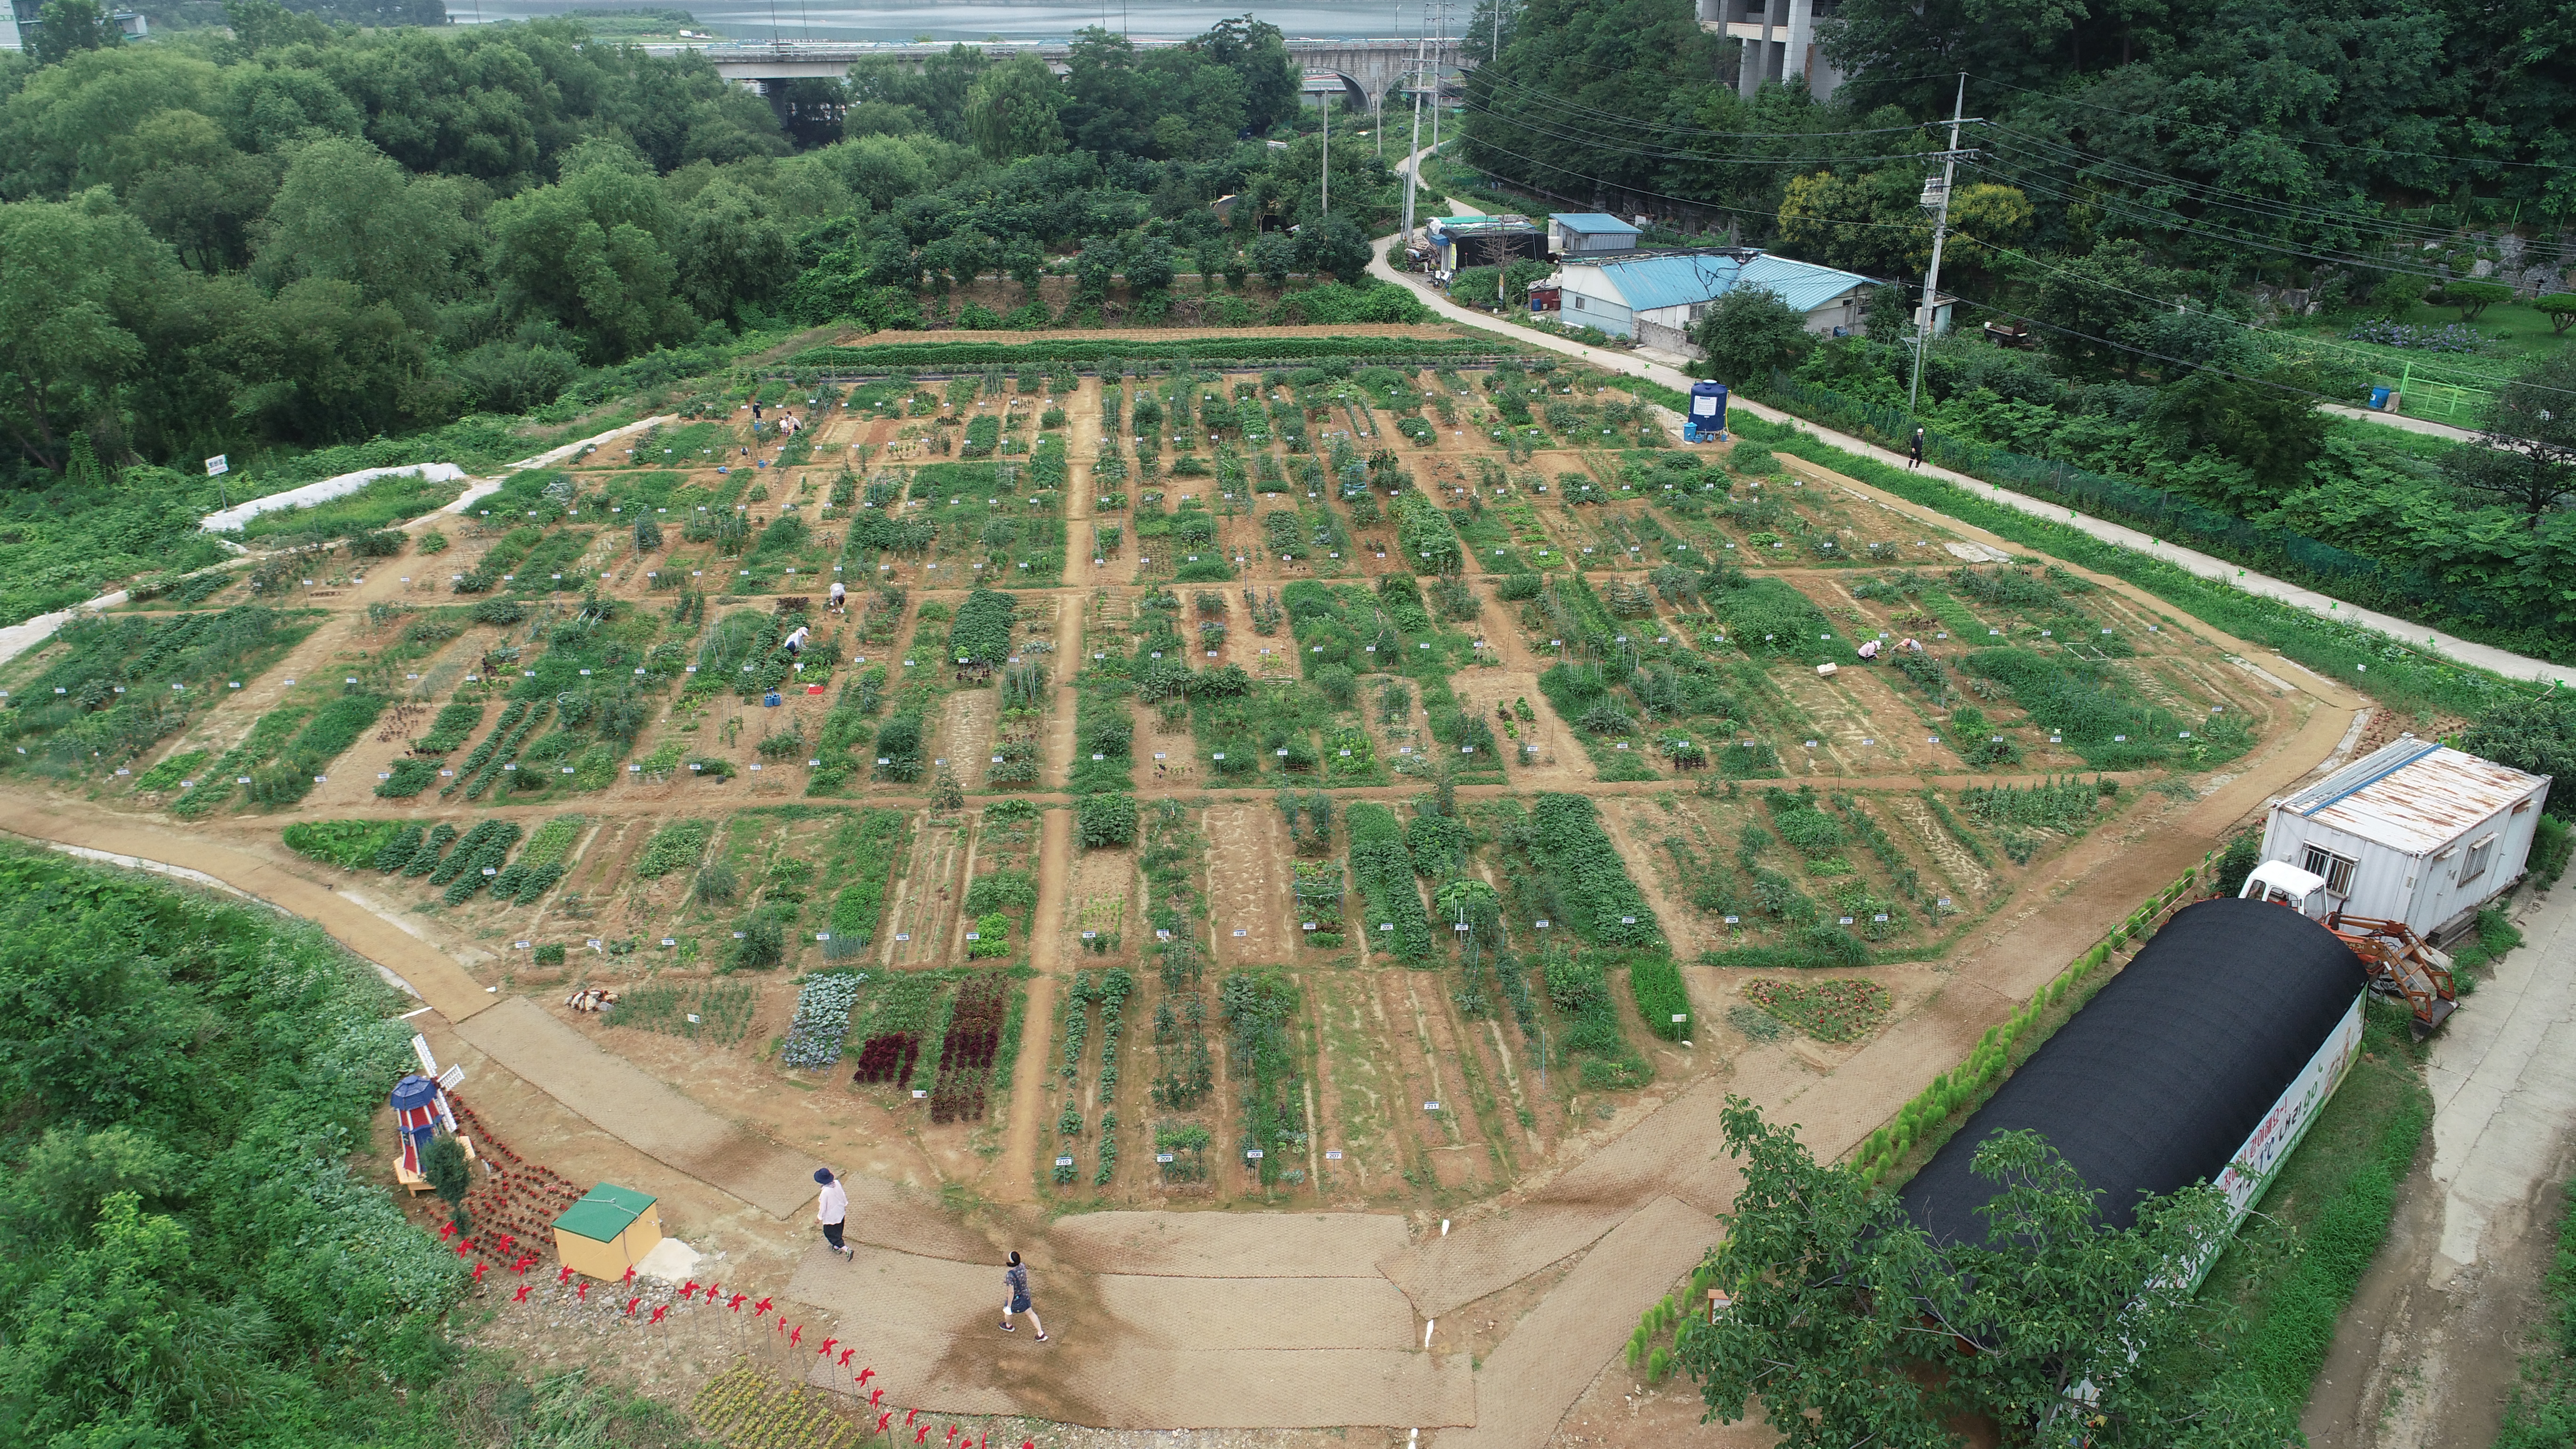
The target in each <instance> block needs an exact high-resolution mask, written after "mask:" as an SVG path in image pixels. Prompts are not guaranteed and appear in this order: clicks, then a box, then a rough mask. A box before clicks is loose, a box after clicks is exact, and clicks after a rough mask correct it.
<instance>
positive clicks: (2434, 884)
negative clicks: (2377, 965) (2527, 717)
mask: <svg viewBox="0 0 2576 1449" xmlns="http://www.w3.org/2000/svg"><path fill="white" fill-rule="evenodd" d="M2548 797H2549V777H2548V776H2546V775H2527V774H2524V773H2523V772H2522V771H2520V770H2516V769H2510V768H2508V767H2506V766H2503V765H2499V764H2496V763H2495V762H2494V761H2492V760H2482V759H2479V758H2478V757H2477V756H2475V755H2472V754H2467V753H2464V752H2463V751H2460V750H2455V749H2452V748H2450V747H2448V746H2446V745H2443V744H2441V743H2439V742H2438V741H2432V740H2419V739H2417V738H2415V737H2414V736H2412V735H2405V736H2401V737H2400V738H2399V739H2398V740H2397V741H2396V742H2395V743H2393V744H2390V745H2387V746H2384V747H2382V748H2380V749H2378V750H2374V751H2372V752H2371V753H2370V754H2369V755H2367V756H2365V757H2364V758H2362V759H2359V760H2355V761H2354V762H2352V763H2351V764H2349V765H2346V766H2344V767H2343V768H2342V769H2340V770H2337V771H2336V772H2335V773H2334V774H2332V775H2329V776H2327V777H2326V778H2325V779H2324V780H2322V781H2319V782H2318V783H2317V784H2315V785H2311V786H2309V787H2308V788H2307V789H2305V790H2302V791H2300V792H2299V793H2298V794H2296V795H2292V796H2290V797H2289V798H2287V799H2284V800H2279V801H2276V802H2274V803H2273V806H2272V815H2271V819H2270V821H2269V822H2268V823H2267V824H2266V825H2265V827H2264V830H2263V858H2264V859H2265V860H2267V861H2280V862H2282V863H2284V864H2287V865H2294V866H2297V867H2298V868H2299V869H2301V870H2304V871H2306V872H2308V873H2309V874H2311V875H2315V876H2321V877H2323V878H2324V880H2325V883H2326V895H2327V897H2328V899H2329V900H2330V901H2331V902H2332V903H2333V908H2334V909H2335V910H2338V911H2342V912H2345V913H2347V914H2350V915H2355V916H2371V917H2376V918H2378V919H2381V920H2391V921H2403V922H2405V923H2406V925H2407V926H2408V927H2409V928H2410V929H2412V930H2413V931H2414V932H2415V934H2416V935H2417V936H2420V937H2422V938H2424V939H2426V940H2434V939H2436V938H2437V937H2446V936H2448V935H2450V934H2452V933H2454V932H2457V931H2458V930H2459V929H2461V928H2462V927H2464V926H2466V925H2467V924H2468V923H2469V920H2470V918H2471V917H2473V916H2475V915H2476V914H2477V910H2478V908H2479V907H2480V906H2483V905H2485V904H2486V903H2487V902H2488V901H2490V900H2493V899H2494V898H2495V897H2497V896H2499V895H2502V894H2503V893H2504V891H2505V890H2506V888H2507V887H2509V886H2511V885H2512V884H2513V883H2514V882H2515V881H2516V880H2519V879H2520V878H2521V877H2522V870H2523V863H2524V861H2525V859H2526V858H2527V857H2528V856H2529V855H2530V854H2531V841H2532V836H2533V834H2534V833H2535V832H2536V831H2537V830H2538V829H2539V826H2540V807H2541V804H2542V802H2544V801H2545V800H2547V799H2548Z"/></svg>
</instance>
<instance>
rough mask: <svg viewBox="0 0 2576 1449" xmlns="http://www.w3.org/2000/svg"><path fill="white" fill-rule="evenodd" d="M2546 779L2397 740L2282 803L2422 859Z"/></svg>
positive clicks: (2461, 753)
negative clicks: (2419, 856) (2420, 856)
mask: <svg viewBox="0 0 2576 1449" xmlns="http://www.w3.org/2000/svg"><path fill="white" fill-rule="evenodd" d="M2548 781H2549V777H2548V776H2546V775H2527V774H2524V773H2523V772H2522V771H2520V770H2516V769H2512V768H2510V767H2508V766H2505V765H2499V764H2497V763H2495V762H2494V761H2493V760H2482V759H2479V758H2478V757H2477V756H2475V755H2472V754H2469V753H2467V752H2465V751H2462V750H2455V749H2452V748H2450V747H2449V746H2447V745H2444V744H2440V743H2438V742H2436V741H2431V740H2419V739H2416V738H2415V737H2414V736H2412V735H2404V736H2400V737H2399V738H2398V739H2397V740H2396V742H2395V743H2393V744H2388V745H2383V746H2381V747H2380V748H2379V749H2376V750H2373V751H2372V752H2371V753H2370V754H2368V755H2366V756H2364V757H2362V758H2361V759H2358V760H2355V761H2353V762H2352V763H2351V764H2349V765H2346V766H2344V767H2343V768H2342V769H2340V770H2337V771H2336V772H2334V773H2333V774H2332V775H2329V776H2327V777H2326V778H2325V779H2323V780H2321V781H2319V782H2318V783H2316V784H2314V785H2311V786H2309V787H2308V788H2307V789H2305V790H2303V791H2301V792H2299V793H2298V794H2296V795H2293V796H2291V797H2290V798H2289V799H2287V800H2284V801H2282V802H2281V807H2282V808H2283V809H2285V810H2288V811H2290V812H2291V813H2293V814H2296V815H2299V816H2302V817H2304V818H2306V819H2309V820H2314V821H2317V822H2319V823H2321V824H2324V825H2328V826H2331V827H2333V828H2334V829H2336V830H2341V831H2344V832H2347V833H2349V834H2352V835H2358V836H2360V837H2361V838H2362V839H2364V840H2369V841H2375V842H2377V843H2378V844H2381V845H2386V846H2390V847H2392V848H2394V849H2397V850H2402V851H2404V852H2406V853H2407V854H2409V855H2426V854H2430V853H2431V852H2433V851H2436V850H2440V849H2442V848H2443V847H2444V846H2447V845H2450V844H2452V843H2454V842H2456V841H2458V840H2459V839H2460V837H2461V836H2463V835H2465V834H2467V833H2468V832H2469V831H2470V830H2471V829H2473V828H2475V827H2476V826H2477V825H2478V824H2479V823H2480V822H2482V821H2484V820H2486V819H2487V818H2488V817H2490V816H2492V815H2494V814H2495V813H2496V812H2497V811H2499V810H2503V809H2505V808H2507V807H2509V806H2511V805H2512V804H2513V803H2514V802H2515V801H2517V800H2520V799H2522V798H2523V797H2525V796H2527V795H2529V794H2530V793H2531V792H2532V790H2533V789H2534V788H2535V787H2539V786H2544V785H2546V784H2547V783H2548Z"/></svg>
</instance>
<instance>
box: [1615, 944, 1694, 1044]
mask: <svg viewBox="0 0 2576 1449" xmlns="http://www.w3.org/2000/svg"><path fill="white" fill-rule="evenodd" d="M1628 993H1629V994H1630V995H1631V996H1634V997H1635V998H1637V1014H1638V1015H1639V1016H1641V1017H1643V1018H1644V1019H1645V1022H1646V1029H1647V1030H1648V1031H1651V1032H1653V1033H1654V1034H1655V1035H1657V1036H1659V1037H1662V1038H1664V1039H1665V1040H1666V1041H1681V1040H1683V1039H1684V1038H1686V1037H1688V1036H1689V1035H1690V1034H1691V1004H1690V992H1689V991H1688V990H1687V989H1685V988H1684V987H1683V985H1682V973H1681V970H1680V968H1679V967H1676V966H1675V965H1673V962H1672V958H1671V957H1669V956H1663V955H1653V956H1640V957H1638V958H1637V959H1635V960H1633V961H1631V962H1629V963H1628ZM1675 1018H1679V1019H1678V1020H1676V1019H1675Z"/></svg>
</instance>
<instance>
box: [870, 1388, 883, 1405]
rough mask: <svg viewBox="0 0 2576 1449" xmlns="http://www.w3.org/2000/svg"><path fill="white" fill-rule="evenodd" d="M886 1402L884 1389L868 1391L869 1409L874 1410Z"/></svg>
mask: <svg viewBox="0 0 2576 1449" xmlns="http://www.w3.org/2000/svg"><path fill="white" fill-rule="evenodd" d="M884 1402H885V1390H883V1389H870V1390H868V1407H869V1408H871V1409H873V1408H875V1407H876V1406H877V1405H879V1404H881V1403H884Z"/></svg>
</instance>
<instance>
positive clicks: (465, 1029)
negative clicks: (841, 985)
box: [455, 996, 856, 1218]
mask: <svg viewBox="0 0 2576 1449" xmlns="http://www.w3.org/2000/svg"><path fill="white" fill-rule="evenodd" d="M455 1031H456V1034H457V1035H458V1036H460V1037H463V1038H464V1039H465V1040H466V1041H467V1042H468V1043H470V1044H471V1045H472V1046H473V1047H474V1049H475V1050H477V1051H480V1052H482V1053H483V1054H484V1055H485V1056H488V1057H490V1058H491V1059H492V1060H494V1061H496V1062H499V1063H500V1064H501V1065H503V1066H505V1067H507V1068H509V1069H510V1070H511V1071H512V1072H514V1073H516V1074H517V1075H518V1076H519V1077H520V1078H521V1079H522V1080H524V1081H525V1082H527V1084H528V1085H529V1086H532V1087H535V1088H536V1089H537V1090H539V1091H541V1092H544V1093H545V1094H546V1095H548V1096H550V1097H552V1098H554V1099H555V1100H556V1101H558V1102H561V1103H563V1104H564V1105H565V1106H567V1107H570V1108H571V1109H572V1110H574V1111H576V1112H579V1113H580V1114H581V1115H582V1116H584V1117H587V1118H589V1119H590V1120H591V1122H592V1123H594V1124H595V1125H597V1126H598V1127H599V1129H600V1130H601V1131H603V1132H606V1133H608V1134H609V1135H610V1136H612V1137H615V1138H617V1139H618V1140H620V1141H622V1142H625V1143H627V1144H628V1145H630V1146H632V1147H634V1148H636V1149H637V1150H638V1151H641V1152H643V1153H644V1154H646V1155H647V1156H650V1157H653V1158H655V1159H657V1160H659V1161H661V1162H664V1163H667V1164H668V1165H670V1166H672V1167H674V1168H677V1169H679V1170H680V1171H682V1172H685V1173H687V1174H688V1175H689V1176H691V1177H694V1178H696V1179H697V1180H698V1181H700V1182H703V1183H706V1184H707V1185H708V1186H710V1187H719V1188H722V1189H724V1190H725V1191H726V1192H729V1193H732V1194H733V1195H734V1196H735V1197H738V1198H741V1199H742V1200H743V1201H744V1202H747V1203H750V1204H752V1205H753V1206H754V1207H758V1208H761V1209H763V1210H765V1211H767V1212H768V1213H769V1214H770V1215H771V1216H772V1217H780V1218H783V1217H786V1216H788V1215H789V1214H791V1213H794V1212H795V1211H796V1210H797V1209H798V1208H801V1207H803V1206H805V1205H806V1204H807V1203H810V1202H812V1201H813V1200H814V1194H815V1193H816V1191H817V1189H816V1187H815V1186H814V1167H815V1163H814V1161H813V1159H811V1158H810V1157H805V1156H802V1155H799V1154H797V1153H793V1152H790V1151H788V1150H787V1149H786V1148H784V1147H780V1146H779V1145H777V1144H776V1143H774V1142H771V1141H770V1140H769V1139H768V1138H766V1137H763V1136H761V1135H760V1134H759V1133H757V1132H753V1131H751V1130H749V1129H747V1128H743V1127H739V1126H737V1125H735V1124H734V1123H731V1122H728V1121H726V1120H725V1119H723V1118H722V1117H719V1116H717V1115H716V1114H715V1113H713V1112H710V1111H708V1110H707V1109H706V1108H704V1107H701V1106H699V1105H698V1104H697V1103H695V1102H693V1101H690V1100H689V1099H688V1098H687V1097H684V1096H682V1095H680V1093H678V1092H677V1091H674V1090H673V1089H671V1088H670V1087H668V1086H666V1085H664V1084H663V1082H662V1081H661V1080H660V1079H659V1078H657V1077H654V1076H651V1075H649V1074H647V1073H646V1072H644V1071H643V1070H642V1069H641V1068H638V1067H636V1066H633V1065H631V1064H630V1063H628V1062H627V1061H626V1059H625V1058H623V1057H619V1056H614V1055H611V1054H610V1053H609V1052H607V1051H605V1050H603V1049H602V1048H601V1047H600V1046H599V1045H598V1044H597V1043H594V1042H592V1041H591V1040H590V1039H589V1038H587V1037H585V1036H583V1035H582V1034H581V1033H580V1032H578V1031H576V1030H574V1029H573V1028H572V1027H570V1026H568V1025H566V1024H565V1023H563V1022H562V1021H559V1020H557V1019H556V1018H554V1017H552V1016H549V1015H547V1014H546V1010H545V1008H544V1007H541V1006H539V1005H537V1004H536V1003H535V1002H533V1001H530V1000H529V999H528V998H526V997H524V996H505V997H502V998H501V999H500V1001H499V1003H498V1004H497V1005H495V1006H493V1007H492V1008H491V1009H490V1010H488V1011H483V1012H478V1013H476V1014H475V1015H474V1016H472V1017H471V1018H468V1019H467V1020H464V1021H460V1022H457V1023H456V1024H455ZM853 1206H854V1207H855V1206H856V1204H853Z"/></svg>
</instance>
